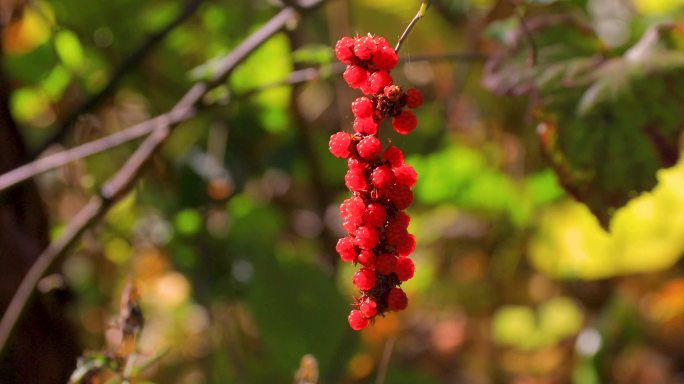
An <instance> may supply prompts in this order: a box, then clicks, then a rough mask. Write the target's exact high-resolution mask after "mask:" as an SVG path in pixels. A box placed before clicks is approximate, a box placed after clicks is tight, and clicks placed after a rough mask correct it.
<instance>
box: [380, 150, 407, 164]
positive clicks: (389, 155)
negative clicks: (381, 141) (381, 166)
mask: <svg viewBox="0 0 684 384" xmlns="http://www.w3.org/2000/svg"><path fill="white" fill-rule="evenodd" d="M382 158H383V159H385V160H387V162H389V163H390V166H392V167H393V168H394V167H398V166H400V165H402V164H404V153H403V152H401V149H399V148H397V147H395V146H393V145H392V146H390V147H389V148H387V149H386V150H385V153H383V154H382Z"/></svg>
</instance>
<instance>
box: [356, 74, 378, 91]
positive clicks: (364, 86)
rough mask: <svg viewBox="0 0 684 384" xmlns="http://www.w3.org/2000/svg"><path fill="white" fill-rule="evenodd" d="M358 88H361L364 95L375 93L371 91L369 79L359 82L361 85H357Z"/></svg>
mask: <svg viewBox="0 0 684 384" xmlns="http://www.w3.org/2000/svg"><path fill="white" fill-rule="evenodd" d="M368 76H369V78H370V75H368ZM359 89H360V90H361V92H363V94H364V95H372V94H374V93H375V92H373V88H372V87H371V83H370V80H368V81H366V82H365V83H363V84H361V86H360V87H359Z"/></svg>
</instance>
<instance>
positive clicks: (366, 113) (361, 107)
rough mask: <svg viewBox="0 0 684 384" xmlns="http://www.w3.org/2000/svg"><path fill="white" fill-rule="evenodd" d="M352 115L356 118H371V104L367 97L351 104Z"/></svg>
mask: <svg viewBox="0 0 684 384" xmlns="http://www.w3.org/2000/svg"><path fill="white" fill-rule="evenodd" d="M351 109H352V113H353V114H354V116H356V117H371V116H373V102H372V101H371V99H369V98H367V97H359V98H357V99H356V100H354V101H353V102H352V105H351Z"/></svg>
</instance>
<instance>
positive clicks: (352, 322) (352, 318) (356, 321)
mask: <svg viewBox="0 0 684 384" xmlns="http://www.w3.org/2000/svg"><path fill="white" fill-rule="evenodd" d="M347 321H348V322H349V326H350V327H351V328H352V329H353V330H355V331H360V330H362V329H364V328H366V327H367V326H368V319H366V318H365V317H363V314H362V313H361V311H359V310H358V309H354V310H352V311H351V313H350V314H349V317H347Z"/></svg>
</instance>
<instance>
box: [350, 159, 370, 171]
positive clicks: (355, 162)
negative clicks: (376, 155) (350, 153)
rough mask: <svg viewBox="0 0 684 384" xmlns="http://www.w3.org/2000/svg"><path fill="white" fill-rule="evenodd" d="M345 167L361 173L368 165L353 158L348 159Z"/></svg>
mask: <svg viewBox="0 0 684 384" xmlns="http://www.w3.org/2000/svg"><path fill="white" fill-rule="evenodd" d="M347 167H348V168H349V169H352V168H354V169H359V170H361V171H365V170H366V169H367V168H368V163H366V162H365V161H363V160H361V159H358V158H355V157H349V158H348V159H347Z"/></svg>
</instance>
